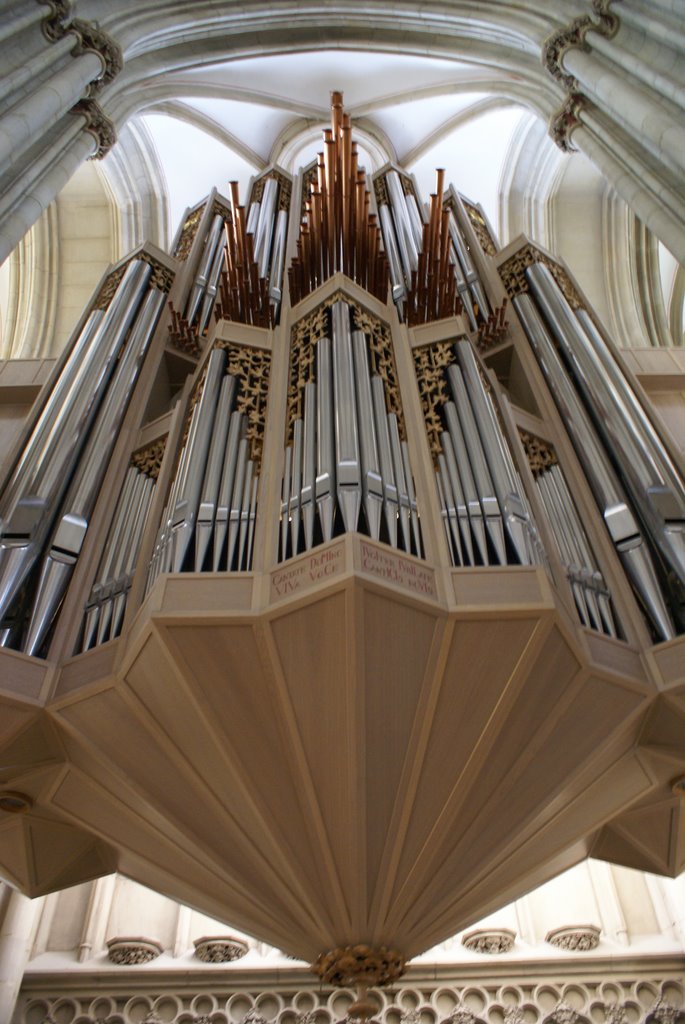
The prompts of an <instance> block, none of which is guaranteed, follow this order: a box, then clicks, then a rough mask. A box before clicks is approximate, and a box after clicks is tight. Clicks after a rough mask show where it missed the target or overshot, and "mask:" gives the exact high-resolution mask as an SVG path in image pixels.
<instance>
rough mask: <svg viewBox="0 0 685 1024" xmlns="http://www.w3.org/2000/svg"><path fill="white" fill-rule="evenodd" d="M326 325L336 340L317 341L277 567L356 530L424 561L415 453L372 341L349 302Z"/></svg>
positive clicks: (287, 482)
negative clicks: (390, 402) (391, 404)
mask: <svg viewBox="0 0 685 1024" xmlns="http://www.w3.org/2000/svg"><path fill="white" fill-rule="evenodd" d="M327 316H328V317H329V322H330V337H329V336H327V335H324V336H323V337H320V338H319V339H318V341H317V342H316V345H315V353H314V356H315V358H314V367H315V379H313V380H309V381H307V382H306V383H305V384H304V385H303V402H302V408H303V412H302V413H300V414H298V415H297V416H296V417H295V418H294V419H293V421H292V423H291V431H292V434H291V441H290V443H289V444H288V445H287V447H286V450H285V459H284V471H283V483H282V490H281V502H280V506H281V524H280V531H279V537H280V556H281V559H284V558H287V557H290V556H291V555H296V554H299V553H301V552H302V551H305V550H309V549H310V548H311V546H312V544H313V543H315V542H316V541H317V538H320V539H322V540H323V541H327V540H330V539H332V537H333V536H335V534H336V533H340V532H348V531H357V530H360V531H361V532H363V533H366V534H367V535H368V536H369V537H371V538H372V539H374V540H382V541H386V542H387V543H389V544H391V545H392V546H393V547H398V548H399V549H400V550H404V551H406V552H408V553H413V554H418V555H419V556H420V555H421V552H422V543H421V530H420V525H419V518H418V507H417V501H416V491H415V489H414V481H413V478H412V474H411V467H410V460H409V451H408V448H407V443H406V441H404V440H403V439H402V437H401V434H400V426H399V421H398V417H397V415H396V414H395V413H394V412H388V409H387V400H386V382H385V381H384V380H383V378H382V377H381V376H380V375H379V374H378V373H375V372H373V364H372V360H371V357H370V344H369V338H368V336H367V334H366V333H365V332H364V331H363V330H360V329H354V330H353V329H352V328H351V320H352V319H353V315H352V307H351V306H350V304H348V303H347V302H345V301H343V300H338V301H336V302H334V303H333V304H332V306H331V307H330V309H329V311H328V312H327ZM310 424H311V426H310ZM398 524H399V525H398ZM303 528H304V529H303Z"/></svg>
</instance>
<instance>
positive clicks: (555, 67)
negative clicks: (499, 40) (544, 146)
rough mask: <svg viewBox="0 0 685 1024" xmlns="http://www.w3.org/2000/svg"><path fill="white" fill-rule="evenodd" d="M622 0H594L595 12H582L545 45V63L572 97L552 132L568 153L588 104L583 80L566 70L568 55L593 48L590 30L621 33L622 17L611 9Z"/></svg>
mask: <svg viewBox="0 0 685 1024" xmlns="http://www.w3.org/2000/svg"><path fill="white" fill-rule="evenodd" d="M619 2H620V0H592V11H593V13H592V14H582V15H580V16H579V17H577V18H574V19H573V21H571V22H570V23H569V24H568V25H565V26H563V27H562V28H559V29H557V30H556V31H555V32H553V33H552V34H551V35H550V36H548V37H547V39H546V40H545V41H544V43H543V44H542V63H543V66H544V67H545V68H546V69H547V71H548V72H549V73H550V75H551V76H552V78H555V79H556V80H557V82H560V83H561V84H562V85H563V86H564V88H565V89H566V91H567V93H568V94H569V95H568V98H567V99H566V102H565V103H564V105H563V107H562V108H561V109H560V110H558V111H557V112H556V114H554V116H553V117H552V118H551V120H550V122H549V133H550V135H551V136H552V138H553V140H554V141H555V142H556V144H557V146H559V148H560V149H563V151H564V152H565V153H573V152H575V146H572V145H571V142H570V135H571V132H572V131H573V129H574V128H576V127H577V126H578V124H579V123H580V122H579V119H578V113H579V111H580V109H581V106H582V105H583V104H584V103H587V102H588V101H587V100H586V98H585V96H583V94H582V93H581V92H580V91H579V86H580V83H579V82H578V80H577V79H576V78H575V76H574V75H572V74H570V73H569V72H568V71H565V70H564V67H563V59H564V54H565V53H566V52H567V51H568V50H571V49H580V50H583V51H585V52H586V53H588V52H589V51H590V49H591V47H590V45H589V43H588V42H587V39H586V36H587V34H588V32H599V33H600V35H603V36H605V37H606V38H607V39H611V38H612V37H613V36H615V35H616V33H617V32H618V28H619V25H620V21H619V18H618V16H617V15H616V14H614V13H613V11H611V10H610V6H611V4H612V3H619Z"/></svg>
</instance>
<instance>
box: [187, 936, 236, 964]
mask: <svg viewBox="0 0 685 1024" xmlns="http://www.w3.org/2000/svg"><path fill="white" fill-rule="evenodd" d="M246 953H247V943H246V942H243V940H242V939H236V938H235V936H233V935H204V936H203V937H202V938H201V939H195V956H196V957H197V958H198V960H202V961H204V963H206V964H227V963H230V962H231V960H240V958H241V956H245V954H246Z"/></svg>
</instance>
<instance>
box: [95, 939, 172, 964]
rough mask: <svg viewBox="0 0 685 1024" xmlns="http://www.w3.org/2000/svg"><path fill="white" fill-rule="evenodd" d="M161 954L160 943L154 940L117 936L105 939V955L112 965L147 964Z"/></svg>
mask: <svg viewBox="0 0 685 1024" xmlns="http://www.w3.org/2000/svg"><path fill="white" fill-rule="evenodd" d="M161 952H162V944H161V942H157V940H156V939H144V938H141V937H139V936H135V937H128V936H126V937H122V936H120V935H117V936H116V937H115V938H113V939H107V954H108V956H109V959H110V960H111V961H112V963H113V964H121V965H122V966H124V967H128V966H132V965H134V964H147V963H149V962H150V960H154V959H155V958H156V957H158V956H159V954H160V953H161Z"/></svg>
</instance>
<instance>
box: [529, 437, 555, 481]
mask: <svg viewBox="0 0 685 1024" xmlns="http://www.w3.org/2000/svg"><path fill="white" fill-rule="evenodd" d="M519 437H520V438H521V444H522V445H523V448H524V451H525V453H526V457H527V459H528V464H529V465H530V470H531V473H532V474H533V476H535V477H537V476H540V474H541V473H544V472H545V470H546V469H551V468H552V466H556V465H557V463H558V462H559V460H558V458H557V453H556V452H555V450H554V448H553V446H552V445H551V444H549V442H548V441H543V440H542V438H541V437H536V436H535V434H530V433H528V431H527V430H519Z"/></svg>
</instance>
